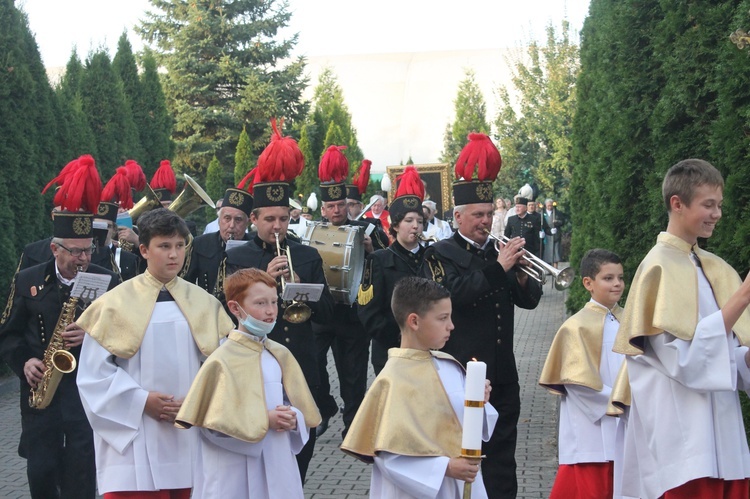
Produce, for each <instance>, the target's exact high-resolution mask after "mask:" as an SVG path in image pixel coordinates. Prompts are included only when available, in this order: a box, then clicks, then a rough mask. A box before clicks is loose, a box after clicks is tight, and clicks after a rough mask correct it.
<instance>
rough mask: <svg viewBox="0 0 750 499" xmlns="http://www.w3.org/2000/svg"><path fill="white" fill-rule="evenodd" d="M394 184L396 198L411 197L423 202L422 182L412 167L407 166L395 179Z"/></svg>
mask: <svg viewBox="0 0 750 499" xmlns="http://www.w3.org/2000/svg"><path fill="white" fill-rule="evenodd" d="M396 182H398V188H397V189H396V197H401V196H408V195H411V196H417V197H418V198H419V199H420V200H421V201H424V182H422V179H421V178H420V176H419V172H418V171H417V169H416V168H415V167H414V165H409V166H407V167H406V169H405V170H404V173H402V174H401V175H399V176H398V177H396Z"/></svg>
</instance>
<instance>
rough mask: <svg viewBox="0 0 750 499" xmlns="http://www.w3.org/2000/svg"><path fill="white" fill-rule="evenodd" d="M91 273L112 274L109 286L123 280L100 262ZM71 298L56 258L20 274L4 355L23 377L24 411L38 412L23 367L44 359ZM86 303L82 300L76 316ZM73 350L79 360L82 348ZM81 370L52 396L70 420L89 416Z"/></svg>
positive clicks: (2, 332) (1, 332) (1, 345)
mask: <svg viewBox="0 0 750 499" xmlns="http://www.w3.org/2000/svg"><path fill="white" fill-rule="evenodd" d="M87 272H89V273H94V274H107V275H109V276H111V280H110V283H109V289H112V288H113V287H114V286H116V285H117V284H119V283H120V279H119V277H118V276H117V274H115V273H114V272H112V271H110V270H107V269H105V268H102V267H99V266H97V265H93V264H92V265H89V267H88V270H87ZM69 297H70V288H68V287H67V286H64V285H63V284H62V283H60V282H59V281H58V280H57V277H56V275H55V261H54V260H50V261H48V262H45V263H40V264H38V265H34V266H33V267H29V268H28V269H24V270H22V271H21V272H19V273H18V274H17V275H16V280H15V285H14V287H13V289H12V291H11V295H10V296H9V297H8V304H7V305H6V308H5V311H4V313H3V316H2V319H0V356H1V357H2V359H3V360H4V361H5V362H6V363H7V364H8V366H10V368H11V369H12V370H13V372H15V373H16V375H17V376H18V378H19V379H20V380H21V414H26V413H34V412H36V410H35V409H31V408H30V407H29V404H28V396H29V390H30V389H31V388H30V386H29V385H28V383H26V376H25V375H24V373H23V366H24V364H25V363H26V361H28V360H29V359H31V358H37V359H40V360H43V359H44V351H45V350H46V348H47V345H48V344H49V340H50V338H51V337H52V335H53V333H54V331H55V326H56V324H57V321H58V319H59V318H60V311H61V310H62V306H63V304H64V303H65V302H66V301H68V299H69ZM83 308H84V305H83V304H82V303H81V302H80V301H79V304H78V306H77V310H76V314H75V317H76V318H77V317H78V316H80V315H81V312H83ZM70 352H71V353H72V354H73V355H74V356H75V357H76V360H78V356H79V354H80V353H81V347H80V346H78V347H74V348H71V350H70ZM77 372H78V370H77V369H76V370H75V371H73V372H71V373H69V374H65V375H63V377H62V380H61V381H60V386H59V387H58V389H57V391H56V392H55V397H54V398H53V399H52V405H55V404H62V406H61V409H62V414H63V415H64V416H65V417H68V416H69V417H70V419H71V420H72V419H80V418H81V417H82V418H85V417H86V416H85V414H84V412H83V407H82V406H81V400H80V398H79V396H78V387H77V386H76V374H77Z"/></svg>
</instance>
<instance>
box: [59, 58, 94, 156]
mask: <svg viewBox="0 0 750 499" xmlns="http://www.w3.org/2000/svg"><path fill="white" fill-rule="evenodd" d="M83 71H84V69H83V64H81V60H80V59H79V58H78V54H77V53H76V51H75V49H74V50H73V52H72V53H71V55H70V59H69V60H68V64H67V66H66V67H65V74H64V75H63V77H62V79H61V80H60V83H59V85H58V86H57V88H56V89H55V93H56V94H57V100H58V102H59V103H60V109H61V113H62V116H63V118H62V123H64V125H65V126H64V127H62V129H61V132H62V133H63V137H64V145H63V147H64V150H65V152H66V155H65V157H66V158H70V159H73V158H77V157H78V156H81V155H82V154H91V155H92V156H94V157H97V150H96V140H95V139H94V133H93V132H92V131H91V126H90V125H89V120H88V117H87V116H86V115H85V114H84V112H83V100H82V99H81V92H80V88H81V79H82V78H83Z"/></svg>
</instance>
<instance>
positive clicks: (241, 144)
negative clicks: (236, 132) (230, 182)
mask: <svg viewBox="0 0 750 499" xmlns="http://www.w3.org/2000/svg"><path fill="white" fill-rule="evenodd" d="M254 159H255V158H254V156H253V151H252V149H251V147H250V137H248V135H247V131H246V130H245V127H242V133H241V134H240V140H239V141H238V142H237V152H236V153H235V154H234V185H237V184H239V183H240V182H241V181H242V179H243V177H244V176H245V175H247V172H249V171H250V170H251V169H252V167H253V162H254Z"/></svg>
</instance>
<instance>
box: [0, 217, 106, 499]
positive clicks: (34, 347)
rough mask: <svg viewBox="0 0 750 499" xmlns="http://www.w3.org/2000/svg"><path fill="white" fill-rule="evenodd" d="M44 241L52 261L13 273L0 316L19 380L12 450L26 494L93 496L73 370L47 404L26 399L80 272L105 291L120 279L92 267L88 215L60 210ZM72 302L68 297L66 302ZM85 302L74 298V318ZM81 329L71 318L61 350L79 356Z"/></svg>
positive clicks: (3, 350)
mask: <svg viewBox="0 0 750 499" xmlns="http://www.w3.org/2000/svg"><path fill="white" fill-rule="evenodd" d="M53 227H54V232H53V238H52V240H51V242H50V244H49V248H50V250H51V252H52V255H53V258H52V259H51V260H49V261H46V262H43V263H39V264H36V265H33V266H31V267H29V268H27V269H24V270H22V271H20V272H19V273H18V274H16V277H15V279H14V284H13V287H12V288H11V292H10V296H9V297H8V303H7V305H6V306H5V310H4V312H3V315H2V319H0V357H2V359H3V360H4V361H5V362H6V363H7V364H8V366H10V368H11V369H12V370H13V372H15V373H16V375H17V376H18V378H19V379H20V384H21V429H22V431H21V439H20V443H19V446H18V453H19V455H20V456H21V457H24V458H26V460H27V475H28V482H29V491H30V493H31V497H32V498H49V497H52V498H56V497H81V498H91V499H93V498H94V497H95V491H96V467H95V464H94V441H93V434H92V431H91V427H90V426H89V423H88V420H87V419H86V414H85V413H84V411H83V407H82V405H81V400H80V398H79V395H78V388H77V386H76V371H73V372H71V373H69V374H64V375H62V378H61V380H60V384H59V386H58V388H57V390H56V391H55V392H54V396H53V398H52V401H51V403H50V405H49V406H48V407H46V408H45V409H33V408H31V407H30V406H29V402H28V400H27V398H28V395H29V393H30V390H31V389H32V387H37V386H38V384H39V383H40V382H42V379H43V375H44V372H45V370H46V369H47V367H46V366H45V364H44V362H43V359H44V353H45V350H46V349H47V347H48V345H49V342H50V339H51V338H52V337H53V335H54V332H55V329H56V325H57V323H58V320H59V318H60V315H61V310H62V309H63V305H64V304H66V303H69V302H70V293H71V290H72V287H73V285H74V283H75V281H76V278H77V277H78V275H79V273H80V272H89V273H96V274H106V275H109V276H110V281H109V288H110V289H111V288H112V287H114V286H115V285H116V284H118V283H119V277H118V276H117V275H116V274H115V273H113V272H111V271H110V270H107V269H105V268H102V267H99V266H97V265H92V264H91V254H92V252H93V251H94V245H93V238H92V236H93V215H91V214H87V213H80V212H66V211H61V212H59V213H57V214H56V215H55V218H54V224H53ZM71 303H72V302H71ZM84 307H85V304H84V303H83V302H82V301H81V300H79V301H78V303H77V304H76V309H75V317H76V318H77V317H78V316H79V315H80V313H81V312H82V311H83V308H84ZM84 334H85V333H84V331H83V330H82V329H81V328H80V327H78V325H77V324H76V323H75V322H72V323H70V324H69V325H68V326H67V327H66V328H65V330H64V331H63V332H62V333H61V337H62V340H63V342H64V348H66V349H69V350H70V352H71V353H72V354H73V355H74V356H75V358H76V359H78V356H79V354H80V349H81V347H80V345H81V343H82V342H83V337H84Z"/></svg>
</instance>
